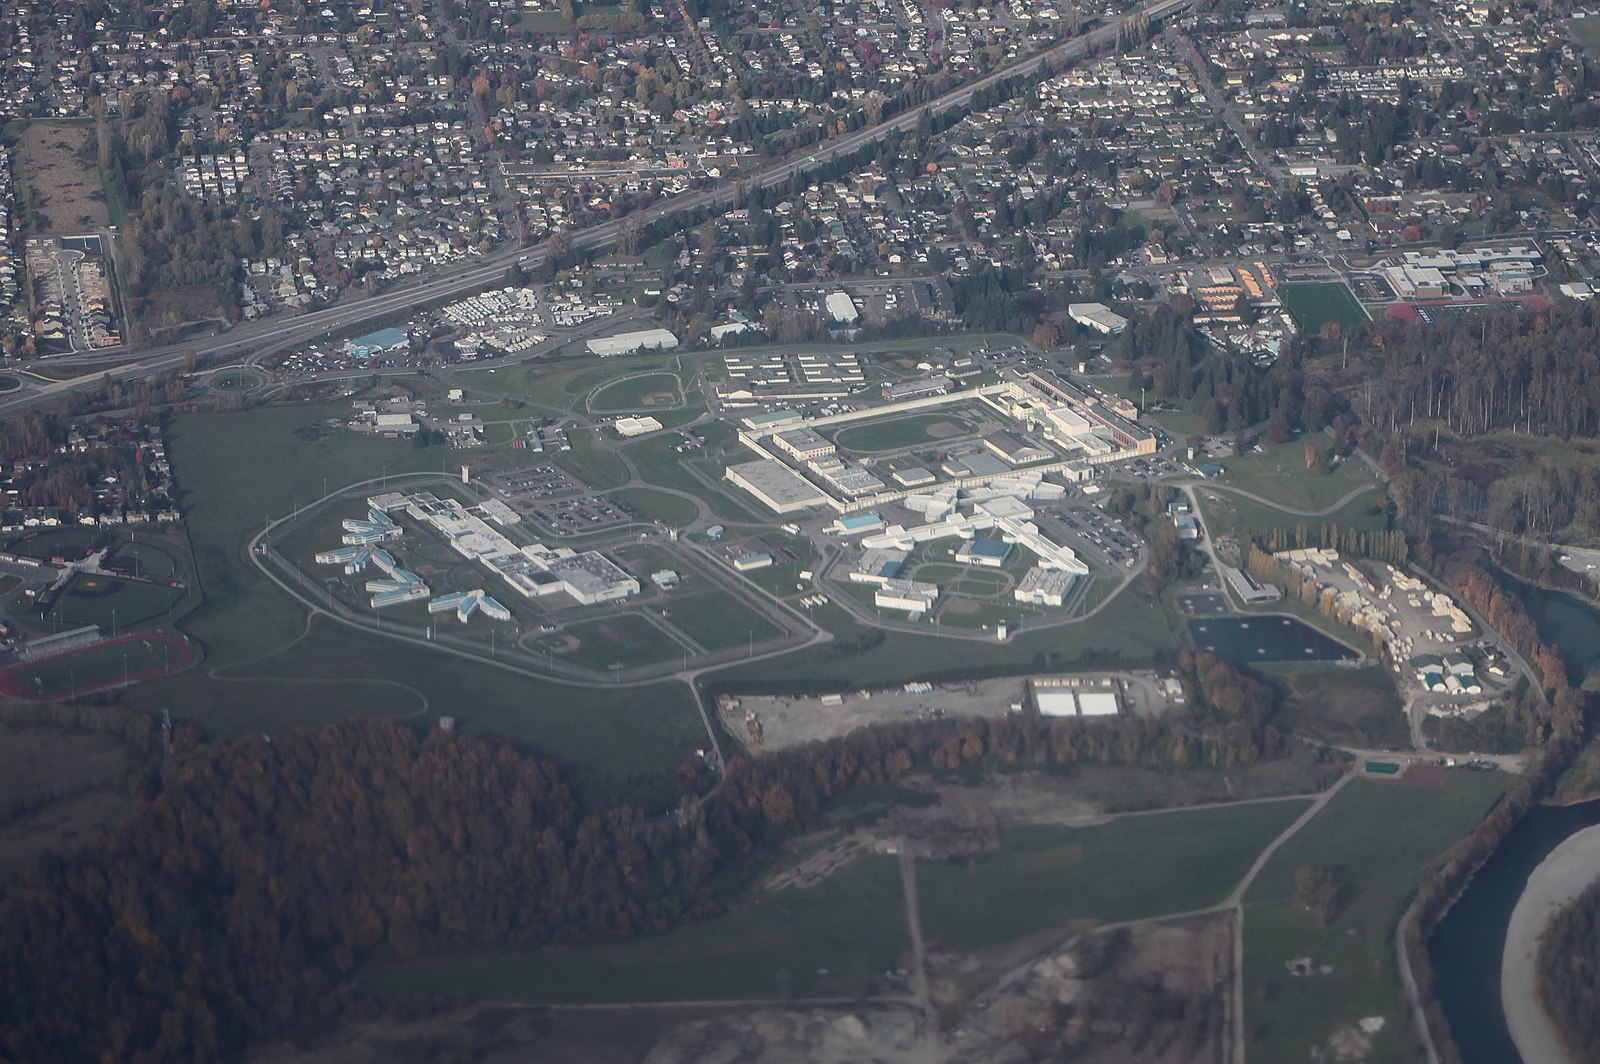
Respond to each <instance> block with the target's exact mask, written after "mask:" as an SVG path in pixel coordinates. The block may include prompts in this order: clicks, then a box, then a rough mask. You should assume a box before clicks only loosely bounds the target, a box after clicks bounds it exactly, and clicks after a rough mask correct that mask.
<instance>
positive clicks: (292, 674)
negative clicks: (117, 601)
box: [118, 404, 705, 772]
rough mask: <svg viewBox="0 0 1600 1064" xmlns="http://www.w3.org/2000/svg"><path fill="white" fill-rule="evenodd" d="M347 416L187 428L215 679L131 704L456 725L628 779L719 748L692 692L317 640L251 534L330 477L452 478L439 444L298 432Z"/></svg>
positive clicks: (341, 638)
mask: <svg viewBox="0 0 1600 1064" xmlns="http://www.w3.org/2000/svg"><path fill="white" fill-rule="evenodd" d="M345 413H347V408H346V407H345V406H344V405H342V404H322V405H309V404H308V405H297V406H268V407H261V408H257V409H254V410H250V411H247V412H245V413H240V414H197V415H183V416H180V417H178V418H176V419H174V423H173V429H172V435H171V441H172V442H171V455H172V462H173V467H174V471H175V474H176V477H177V480H178V484H179V486H180V489H181V490H182V491H183V492H184V495H185V510H186V514H187V522H188V525H189V530H190V535H191V539H192V542H193V544H194V548H195V550H194V553H195V561H196V564H197V566H198V567H199V583H200V585H201V588H202V590H203V591H204V595H205V602H204V604H203V605H202V606H201V607H199V608H198V609H197V610H196V611H194V612H193V613H191V614H189V615H188V616H187V617H186V618H185V619H184V621H183V622H182V627H183V628H184V630H185V631H188V632H190V633H191V634H193V635H195V636H197V637H199V639H200V640H201V642H202V643H203V644H204V646H205V649H206V655H207V664H208V666H210V668H208V669H207V670H205V671H198V670H191V671H189V672H187V673H183V674H180V675H178V676H174V677H172V678H170V679H165V680H161V681H159V682H150V683H145V684H140V685H138V686H136V687H134V688H133V689H132V690H130V691H129V692H128V695H127V699H128V702H129V703H130V704H132V705H136V706H138V707H141V708H147V709H156V710H158V709H161V708H164V707H171V708H173V709H174V710H181V712H182V714H183V715H186V716H192V717H195V718H197V719H200V720H202V721H204V722H205V723H206V725H207V726H208V727H209V728H211V729H212V731H213V732H214V733H217V734H227V735H237V734H243V733H247V732H267V733H269V734H270V733H273V732H277V731H280V730H282V729H285V728H290V727H306V726H316V725H319V724H325V723H328V722H331V721H335V720H342V719H346V718H349V717H398V718H402V719H409V720H415V721H417V722H418V723H423V722H425V721H427V720H429V719H431V718H432V717H435V716H438V715H443V714H451V715H455V716H457V717H458V718H459V726H460V727H461V728H462V730H464V731H468V732H472V733H476V734H480V735H496V736H503V737H505V738H507V739H510V740H511V741H513V742H515V743H516V744H517V745H518V746H519V747H521V748H522V749H524V750H528V751H532V752H535V753H538V754H540V755H542V756H546V757H550V758H552V759H554V760H557V761H560V762H563V763H566V764H569V765H575V764H578V765H585V766H592V767H596V768H601V769H606V770H614V771H621V772H644V771H650V770H652V769H660V768H669V767H671V766H673V765H676V764H678V763H679V762H680V761H682V760H683V759H684V758H686V757H690V756H692V755H693V751H694V748H695V747H696V746H701V745H704V743H705V731H704V728H703V727H702V726H701V723H700V719H699V714H698V712H697V711H696V709H695V704H694V701H693V697H692V695H691V694H690V692H689V690H688V688H686V687H685V686H684V685H682V684H679V683H662V684H654V685H651V686H648V687H643V688H621V689H616V690H612V689H609V688H578V687H572V686H569V685H564V684H558V683H549V682H544V681H540V680H536V679H533V678H529V677H526V676H519V675H516V674H514V673H510V672H507V671H504V670H501V669H497V668H490V667H485V666H483V665H481V664H479V663H476V662H468V661H464V660H462V659H459V658H456V657H453V656H451V655H448V654H443V653H438V652H435V651H431V650H429V649H428V648H426V647H419V646H416V645H413V644H403V643H398V642H395V641H392V640H388V639H384V638H382V637H378V636H374V635H369V634H366V633H362V632H358V631H355V630H352V629H350V628H347V627H345V626H342V625H337V624H335V623H333V622H329V621H326V620H323V621H319V622H317V623H316V624H315V625H313V626H312V627H311V629H309V634H308V629H307V626H306V618H305V611H304V609H303V608H302V607H300V606H299V605H297V604H296V603H295V602H294V601H293V600H292V599H290V598H289V596H287V595H286V594H284V593H283V592H282V591H280V590H279V589H277V588H276V587H274V586H273V585H272V584H271V583H270V582H269V581H267V580H266V579H265V578H264V577H262V576H261V575H260V574H259V572H258V571H257V570H256V568H255V567H254V566H253V565H252V564H250V561H249V559H248V557H247V554H246V546H247V544H248V542H249V539H250V536H251V535H252V534H253V533H254V532H255V531H257V530H258V529H260V528H261V527H262V524H263V522H264V521H265V519H266V518H267V517H268V516H269V515H277V516H282V515H284V514H286V513H288V512H289V510H290V508H291V507H292V506H293V504H294V502H295V501H296V500H297V499H298V500H299V501H300V502H307V501H309V500H310V499H312V498H313V497H316V496H318V495H320V493H321V490H322V478H323V477H324V476H326V477H327V481H328V488H329V490H333V489H334V488H335V487H337V486H343V485H349V484H353V483H356V482H359V481H362V480H367V479H371V478H374V477H380V476H381V475H382V473H383V469H384V467H385V466H387V467H388V472H389V474H390V475H391V477H393V476H394V475H396V474H399V473H402V472H424V471H426V472H437V469H438V463H439V461H440V452H439V451H438V450H437V449H435V448H418V447H415V446H411V445H409V444H405V443H397V442H396V441H394V440H380V439H374V438H372V437H367V436H358V435H356V434H354V433H350V432H340V431H337V430H336V431H335V434H334V435H332V436H330V437H328V438H326V439H322V440H315V439H312V440H303V439H300V438H297V437H296V436H295V434H294V433H295V430H296V429H298V428H302V427H306V426H311V425H315V424H316V423H317V422H319V421H320V420H321V419H323V418H328V417H340V418H342V417H343V416H344V414H345ZM390 484H391V486H395V487H399V486H403V484H404V482H403V481H402V482H400V483H396V482H395V481H394V480H392V479H391V481H390ZM341 513H342V508H341ZM118 624H119V626H120V624H121V616H120V611H119V616H118ZM661 638H662V639H666V636H665V634H664V633H663V634H662V636H661ZM118 664H119V667H120V661H119V663H118ZM213 669H215V670H216V671H217V675H216V676H215V677H214V676H213V675H212V670H213Z"/></svg>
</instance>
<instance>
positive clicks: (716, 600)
mask: <svg viewBox="0 0 1600 1064" xmlns="http://www.w3.org/2000/svg"><path fill="white" fill-rule="evenodd" d="M654 608H655V609H657V610H659V611H662V612H664V613H665V614H666V618H665V619H666V622H667V623H668V624H670V625H672V627H674V628H676V629H677V630H678V631H680V632H682V633H683V634H684V635H686V636H688V637H689V638H690V639H692V640H694V641H695V642H696V643H699V644H700V645H701V646H703V647H705V648H706V649H707V650H710V651H718V650H726V649H728V648H729V647H744V646H748V645H750V644H751V642H752V641H754V642H756V643H760V642H762V641H763V640H766V639H771V638H772V637H773V636H775V635H778V634H780V633H779V630H778V628H777V627H776V626H774V625H773V623H772V622H771V621H769V620H767V619H766V618H765V617H763V616H762V615H761V614H759V613H757V612H756V611H755V610H753V609H751V608H750V607H749V606H746V605H745V604H744V603H743V602H740V601H739V600H738V599H737V598H734V597H733V596H731V595H729V594H727V593H725V592H722V591H708V592H701V593H699V594H684V595H680V594H677V593H673V594H669V595H668V596H667V597H666V598H665V599H664V600H662V601H661V602H659V603H657V604H655V606H654Z"/></svg>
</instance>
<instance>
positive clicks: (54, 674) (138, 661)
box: [13, 639, 178, 698]
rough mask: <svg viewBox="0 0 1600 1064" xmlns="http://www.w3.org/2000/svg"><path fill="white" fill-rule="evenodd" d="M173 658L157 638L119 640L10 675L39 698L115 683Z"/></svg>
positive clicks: (174, 656)
mask: <svg viewBox="0 0 1600 1064" xmlns="http://www.w3.org/2000/svg"><path fill="white" fill-rule="evenodd" d="M177 658H178V653H177V652H176V651H174V650H173V648H172V646H171V645H170V644H167V643H164V642H162V641H161V640H159V639H158V640H154V641H149V642H146V641H140V640H129V641H127V642H121V641H119V642H116V643H111V644H106V645H103V646H99V647H94V648H91V649H89V650H85V651H83V652H82V653H79V654H72V655H69V656H67V657H63V658H57V659H54V660H48V661H41V662H39V663H38V664H37V665H34V666H32V667H31V668H25V669H19V670H18V671H17V672H16V673H15V674H13V676H14V680H15V682H16V683H18V684H19V685H21V686H22V687H23V688H24V689H26V690H31V691H33V692H34V693H35V694H37V695H39V696H40V697H42V698H54V697H56V696H58V695H65V694H70V693H72V692H73V691H75V690H82V689H84V688H89V687H93V686H95V685H96V684H103V683H119V682H121V680H122V678H123V677H124V676H137V675H138V674H139V673H141V672H144V671H145V670H147V669H159V668H162V667H163V666H165V665H167V664H169V663H171V662H172V661H174V660H176V659H177Z"/></svg>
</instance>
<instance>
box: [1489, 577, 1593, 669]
mask: <svg viewBox="0 0 1600 1064" xmlns="http://www.w3.org/2000/svg"><path fill="white" fill-rule="evenodd" d="M1499 576H1500V579H1501V580H1502V581H1503V582H1504V583H1505V585H1506V587H1508V588H1510V589H1511V590H1512V591H1514V592H1516V593H1517V595H1518V596H1519V597H1521V599H1522V602H1523V604H1524V605H1525V606H1527V607H1528V615H1529V616H1530V617H1532V618H1533V623H1534V626H1535V627H1537V628H1538V629H1539V638H1540V639H1542V640H1544V641H1545V642H1546V643H1550V644H1553V645H1554V646H1555V648H1556V649H1557V650H1558V651H1560V653H1561V664H1563V665H1565V666H1566V667H1567V675H1569V676H1571V677H1572V678H1573V680H1575V681H1577V680H1582V679H1583V678H1584V677H1585V676H1587V675H1589V670H1590V669H1593V668H1596V667H1600V612H1597V611H1596V610H1595V609H1594V607H1592V606H1590V605H1589V604H1588V603H1587V602H1584V601H1583V600H1582V599H1579V598H1575V597H1573V596H1572V595H1569V594H1567V593H1565V592H1563V591H1547V590H1545V589H1544V588H1542V587H1534V586H1533V585H1531V584H1525V583H1523V582H1522V581H1521V580H1518V579H1517V578H1516V577H1514V576H1512V575H1511V574H1509V573H1507V572H1504V571H1501V573H1500V574H1499Z"/></svg>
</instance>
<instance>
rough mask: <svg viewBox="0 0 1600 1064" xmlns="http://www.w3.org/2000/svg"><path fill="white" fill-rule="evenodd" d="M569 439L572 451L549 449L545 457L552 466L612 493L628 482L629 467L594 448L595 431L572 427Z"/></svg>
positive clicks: (589, 484) (570, 426)
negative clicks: (613, 489) (612, 490)
mask: <svg viewBox="0 0 1600 1064" xmlns="http://www.w3.org/2000/svg"><path fill="white" fill-rule="evenodd" d="M567 436H568V438H569V439H571V440H572V449H571V450H568V451H561V450H555V451H552V450H550V449H548V448H546V450H545V452H544V457H545V459H546V460H547V461H548V462H549V463H550V464H551V465H555V466H560V467H561V468H562V469H565V470H566V471H567V472H568V473H571V474H572V475H573V476H575V477H577V478H578V479H579V480H581V481H583V483H584V484H586V485H588V486H589V487H590V488H592V489H594V490H595V491H609V490H610V489H612V488H619V487H621V486H622V485H624V484H626V483H627V482H628V470H627V468H626V467H625V466H624V465H623V464H622V462H621V460H620V459H618V458H617V456H616V455H615V454H613V453H612V452H610V451H608V450H601V449H599V448H597V447H596V446H595V433H594V432H593V431H591V430H590V429H586V428H580V427H578V426H576V425H569V426H568V427H567Z"/></svg>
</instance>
